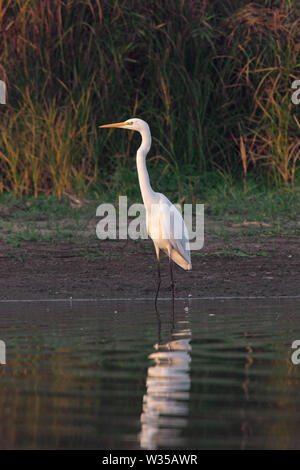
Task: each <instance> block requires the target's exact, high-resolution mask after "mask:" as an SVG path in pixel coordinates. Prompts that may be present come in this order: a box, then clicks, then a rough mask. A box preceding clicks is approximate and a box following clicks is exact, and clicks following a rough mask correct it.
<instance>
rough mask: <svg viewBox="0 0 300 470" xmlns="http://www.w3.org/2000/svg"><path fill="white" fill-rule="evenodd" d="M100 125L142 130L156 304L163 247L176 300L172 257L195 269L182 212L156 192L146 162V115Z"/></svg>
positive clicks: (140, 155) (140, 157)
mask: <svg viewBox="0 0 300 470" xmlns="http://www.w3.org/2000/svg"><path fill="white" fill-rule="evenodd" d="M99 127H101V128H103V127H117V128H120V129H129V130H133V131H138V132H139V133H140V134H141V137H142V143H141V145H140V147H139V148H138V150H137V154H136V163H137V171H138V178H139V183H140V189H141V193H142V198H143V202H144V206H145V209H146V226H147V232H148V235H149V236H150V237H151V238H152V240H153V243H154V247H155V251H156V259H157V273H158V284H157V290H156V296H155V306H156V305H157V298H158V292H159V288H160V282H161V277H160V264H159V250H162V251H163V252H165V253H166V254H167V255H168V257H169V264H170V276H171V288H172V299H173V303H174V279H173V269H172V260H173V261H174V262H175V263H176V264H178V265H179V266H180V267H181V268H183V269H185V270H190V269H192V263H191V256H190V246H189V236H188V231H187V228H186V225H185V223H184V220H183V218H182V216H181V214H180V212H179V211H178V210H177V209H176V207H175V206H174V205H173V204H172V203H171V202H170V201H169V199H168V198H167V197H166V196H165V195H164V194H161V193H156V192H154V191H153V189H152V188H151V185H150V180H149V175H148V171H147V166H146V156H147V154H148V152H149V150H150V147H151V133H150V129H149V126H148V124H147V123H146V122H145V121H143V120H142V119H138V118H131V119H128V120H127V121H124V122H117V123H114V124H105V125H103V126H99Z"/></svg>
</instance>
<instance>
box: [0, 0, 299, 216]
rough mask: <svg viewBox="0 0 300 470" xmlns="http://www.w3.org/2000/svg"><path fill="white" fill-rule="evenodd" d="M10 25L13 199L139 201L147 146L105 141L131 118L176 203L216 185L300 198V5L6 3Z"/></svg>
mask: <svg viewBox="0 0 300 470" xmlns="http://www.w3.org/2000/svg"><path fill="white" fill-rule="evenodd" d="M0 18H1V30H2V32H3V34H2V37H1V44H0V64H1V67H0V79H4V80H6V81H7V86H8V94H9V100H8V103H7V105H4V106H3V105H1V106H0V119H1V127H0V193H5V192H9V191H12V192H13V193H14V194H15V196H16V197H21V196H24V195H25V196H29V195H33V196H35V197H37V196H38V195H41V194H44V195H51V194H54V195H56V196H57V197H58V198H62V197H63V194H64V193H65V192H69V193H76V194H79V195H81V196H83V195H87V194H90V193H91V192H94V196H92V197H93V198H97V199H101V198H102V196H103V193H105V195H106V196H110V194H111V192H116V191H120V192H124V193H125V191H127V193H128V194H129V196H130V197H132V198H134V197H136V194H137V190H136V179H135V173H134V171H135V170H134V169H135V164H134V155H135V152H136V148H137V146H138V143H139V136H138V135H131V134H129V133H127V132H123V131H118V130H115V131H113V132H109V131H105V132H104V131H103V130H100V129H99V128H98V125H99V124H103V123H107V122H114V121H120V120H123V119H127V118H128V117H130V116H132V115H135V116H138V117H141V118H142V119H145V120H146V121H148V122H149V124H150V126H151V130H152V134H153V147H152V150H151V156H152V157H153V159H152V161H150V162H149V163H152V164H153V165H154V168H153V169H151V172H152V174H153V175H154V176H155V175H158V176H157V178H156V180H157V186H158V188H159V187H161V188H166V190H167V192H168V193H169V194H172V195H174V196H175V197H176V198H177V199H181V198H183V197H184V196H186V195H187V194H189V195H191V196H192V197H193V198H194V200H196V198H197V197H198V196H199V194H200V195H201V188H202V187H203V185H204V184H205V183H206V182H209V179H210V181H212V178H208V179H207V175H209V174H210V175H211V174H212V173H218V174H219V175H223V178H225V177H226V178H227V176H226V175H229V178H233V179H234V180H236V179H240V180H241V181H242V186H243V190H244V191H246V193H247V190H248V186H249V185H251V179H252V177H253V175H255V177H257V178H260V179H261V181H264V184H267V185H269V186H270V187H274V186H276V188H282V187H285V188H290V189H291V190H294V191H296V190H297V187H299V183H300V172H299V138H300V124H299V116H298V114H297V113H298V110H297V109H296V108H297V107H296V106H295V105H292V103H291V100H290V98H291V93H292V89H291V83H292V81H293V80H294V79H295V78H299V73H300V62H299V48H298V42H299V41H298V31H299V26H300V12H299V9H298V8H297V6H296V5H295V2H292V1H287V0H275V1H274V0H264V1H263V2H245V1H244V0H227V1H226V2H220V1H217V0H212V1H209V2H208V1H207V0H199V1H192V0H186V1H181V0H169V1H168V2H164V1H162V0H161V1H157V0H149V1H147V4H145V3H144V2H141V1H138V0H127V1H126V2H124V1H120V0H114V1H111V0H101V1H99V0H95V1H93V2H91V1H89V0H83V1H80V2H78V1H76V0H69V1H68V2H65V1H61V0H53V1H51V2H50V1H49V0H44V1H42V2H34V1H33V0H7V1H6V2H0ZM297 116H298V117H297ZM205 179H207V181H205ZM266 182H267V183H266ZM213 189H214V188H213V186H212V190H213ZM250 192H251V188H250ZM210 210H212V209H210Z"/></svg>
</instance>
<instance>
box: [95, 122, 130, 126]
mask: <svg viewBox="0 0 300 470" xmlns="http://www.w3.org/2000/svg"><path fill="white" fill-rule="evenodd" d="M125 124H126V122H115V123H114V124H104V125H103V126H99V127H123V126H125Z"/></svg>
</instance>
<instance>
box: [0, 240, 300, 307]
mask: <svg viewBox="0 0 300 470" xmlns="http://www.w3.org/2000/svg"><path fill="white" fill-rule="evenodd" d="M161 261H162V263H161V271H162V286H161V291H160V296H161V297H169V296H170V287H169V266H168V264H169V263H168V259H167V258H166V257H165V255H162V257H161ZM192 264H193V269H192V271H189V272H186V271H184V270H182V269H181V268H179V267H178V266H175V269H174V275H175V283H176V290H175V292H176V296H177V297H183V296H184V297H186V296H188V295H189V294H191V295H192V296H193V297H223V296H226V297H227V296H242V297H243V296H267V297H269V296H295V295H299V294H300V289H299V287H300V243H299V239H298V238H297V237H293V236H285V237H282V238H281V237H278V238H274V237H270V238H266V239H263V240H260V239H259V237H255V236H245V235H241V236H240V237H234V239H233V240H230V243H228V242H226V241H224V240H221V239H220V240H218V239H216V238H214V237H210V236H208V237H206V238H205V246H204V248H203V249H202V250H201V251H199V252H196V253H194V252H192ZM156 275H157V271H156V260H155V254H154V249H153V245H152V242H151V241H150V240H149V241H138V242H133V241H128V242H124V241H105V242H101V241H97V240H96V241H92V242H89V241H87V240H85V241H84V243H82V244H78V243H77V244H74V243H68V242H62V243H56V244H54V243H44V242H24V243H23V244H22V246H20V247H12V246H9V245H7V244H6V243H5V242H4V241H1V243H0V298H1V299H54V298H56V299H59V298H60V299H64V298H66V299H67V298H70V297H73V298H74V299H75V298H82V299H83V298H137V297H143V298H153V297H154V294H155V286H156Z"/></svg>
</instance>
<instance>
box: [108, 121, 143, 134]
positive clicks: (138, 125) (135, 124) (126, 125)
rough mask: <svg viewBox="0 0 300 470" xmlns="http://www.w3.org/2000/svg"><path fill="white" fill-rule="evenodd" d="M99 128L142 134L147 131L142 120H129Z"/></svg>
mask: <svg viewBox="0 0 300 470" xmlns="http://www.w3.org/2000/svg"><path fill="white" fill-rule="evenodd" d="M99 127H119V128H120V129H128V130H130V131H138V132H142V131H143V130H145V129H146V128H147V129H149V126H148V124H147V123H146V122H145V121H143V120H142V119H138V118H130V119H127V121H124V122H115V123H114V124H104V125H103V126H99Z"/></svg>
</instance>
